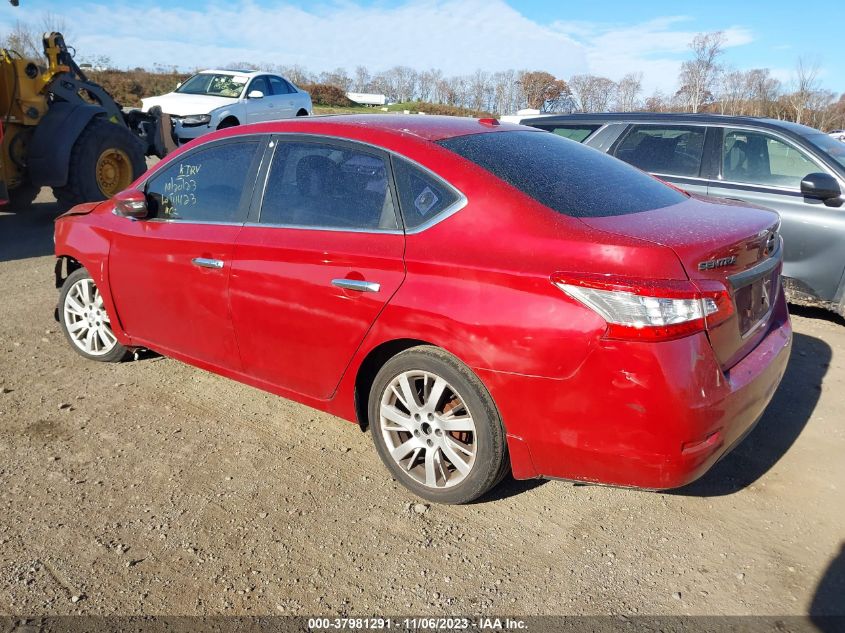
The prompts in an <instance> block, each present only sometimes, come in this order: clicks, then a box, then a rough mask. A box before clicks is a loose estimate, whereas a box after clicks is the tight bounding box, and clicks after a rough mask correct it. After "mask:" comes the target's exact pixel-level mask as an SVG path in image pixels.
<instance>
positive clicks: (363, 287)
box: [332, 279, 381, 292]
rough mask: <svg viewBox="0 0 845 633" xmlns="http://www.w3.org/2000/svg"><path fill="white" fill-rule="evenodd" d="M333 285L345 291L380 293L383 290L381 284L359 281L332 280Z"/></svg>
mask: <svg viewBox="0 0 845 633" xmlns="http://www.w3.org/2000/svg"><path fill="white" fill-rule="evenodd" d="M332 285H333V286H337V287H338V288H343V289H344V290H360V291H361V292H378V291H379V290H381V284H377V283H376V282H374V281H360V280H358V279H332Z"/></svg>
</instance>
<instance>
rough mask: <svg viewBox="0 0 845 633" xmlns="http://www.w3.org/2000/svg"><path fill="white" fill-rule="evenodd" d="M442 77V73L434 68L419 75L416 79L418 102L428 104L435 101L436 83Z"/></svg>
mask: <svg viewBox="0 0 845 633" xmlns="http://www.w3.org/2000/svg"><path fill="white" fill-rule="evenodd" d="M442 77H443V73H442V72H441V71H440V70H437V69H435V68H432V69H431V70H426V71H423V72H421V73H420V74H419V77H418V78H417V96H418V97H419V99H420V101H425V102H429V101H436V100H437V82H438V81H440V80H441V79H442Z"/></svg>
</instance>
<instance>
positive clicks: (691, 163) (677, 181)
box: [611, 123, 707, 194]
mask: <svg viewBox="0 0 845 633" xmlns="http://www.w3.org/2000/svg"><path fill="white" fill-rule="evenodd" d="M706 133H707V128H706V127H705V126H703V125H664V124H657V123H647V124H636V125H632V126H631V127H630V128H629V129H628V131H627V132H626V133H625V135H624V136H623V137H622V139H621V140H620V141H619V142H618V143H616V145H615V147H614V148H612V149H611V154H613V155H614V156H616V158H619V159H621V160H624V161H625V162H626V163H630V164H631V165H634V166H635V167H639V168H640V169H642V170H643V171H647V172H648V173H650V174H652V175H654V176H657V177H658V178H660V179H661V180H665V181H666V182H670V183H672V184H673V185H675V186H677V187H680V188H681V189H684V190H685V191H688V192H689V193H696V194H706V193H707V181H706V176H705V174H704V173H703V169H704V167H705V161H704V147H705V137H706Z"/></svg>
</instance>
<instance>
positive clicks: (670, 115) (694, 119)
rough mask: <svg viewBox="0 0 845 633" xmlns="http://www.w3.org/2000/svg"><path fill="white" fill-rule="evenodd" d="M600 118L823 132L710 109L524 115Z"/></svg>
mask: <svg viewBox="0 0 845 633" xmlns="http://www.w3.org/2000/svg"><path fill="white" fill-rule="evenodd" d="M579 121H580V122H584V123H588V122H596V123H598V122H601V123H613V122H619V123H625V122H630V123H641V122H642V123H655V122H656V123H675V124H683V123H694V124H705V125H707V124H711V125H745V126H748V125H753V126H754V127H760V128H768V129H773V130H785V131H787V132H791V133H792V134H795V135H798V136H811V135H813V134H822V132H821V131H819V130H817V129H815V128H811V127H808V126H806V125H800V124H798V123H792V122H791V121H780V120H778V119H766V118H762V117H751V116H732V115H726V114H710V113H676V112H606V113H597V114H586V113H585V114H556V115H552V116H542V117H527V118H524V119H522V123H523V124H524V125H532V124H533V123H543V124H545V125H548V124H555V123H573V122H579Z"/></svg>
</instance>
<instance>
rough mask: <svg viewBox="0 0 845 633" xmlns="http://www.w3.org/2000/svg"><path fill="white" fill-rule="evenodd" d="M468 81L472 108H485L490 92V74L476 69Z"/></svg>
mask: <svg viewBox="0 0 845 633" xmlns="http://www.w3.org/2000/svg"><path fill="white" fill-rule="evenodd" d="M468 83H469V93H470V104H471V107H472V109H473V110H475V111H476V112H482V111H484V110H486V109H487V105H488V101H489V99H488V96H489V93H490V75H489V74H488V73H486V72H484V71H483V70H476V71H475V73H473V75H472V76H471V77H470V78H469V82H468Z"/></svg>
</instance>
